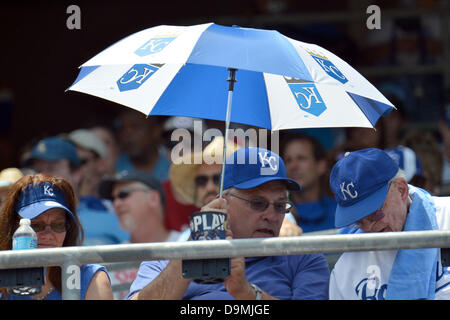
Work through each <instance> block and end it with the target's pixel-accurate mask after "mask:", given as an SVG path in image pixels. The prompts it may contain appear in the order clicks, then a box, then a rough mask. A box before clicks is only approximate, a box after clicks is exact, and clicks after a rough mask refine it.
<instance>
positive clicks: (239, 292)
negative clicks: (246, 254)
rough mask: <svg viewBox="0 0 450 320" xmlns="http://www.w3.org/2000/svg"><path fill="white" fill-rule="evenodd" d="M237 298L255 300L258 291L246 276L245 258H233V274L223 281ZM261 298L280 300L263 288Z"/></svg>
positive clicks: (230, 292) (229, 291)
mask: <svg viewBox="0 0 450 320" xmlns="http://www.w3.org/2000/svg"><path fill="white" fill-rule="evenodd" d="M223 284H224V286H225V288H227V291H228V293H229V294H230V295H231V296H233V297H234V298H235V299H236V300H255V299H256V291H255V290H254V289H253V287H252V286H251V284H250V282H248V280H247V278H246V277H245V258H233V259H231V275H230V276H228V277H227V278H226V279H225V282H224V283H223ZM261 291H262V296H261V300H279V299H278V298H275V297H273V296H271V295H270V294H268V293H267V292H265V291H264V290H262V289H261Z"/></svg>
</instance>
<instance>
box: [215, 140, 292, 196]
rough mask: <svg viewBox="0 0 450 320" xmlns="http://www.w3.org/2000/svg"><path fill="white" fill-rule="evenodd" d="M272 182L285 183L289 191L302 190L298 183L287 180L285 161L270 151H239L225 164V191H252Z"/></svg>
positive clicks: (248, 149)
mask: <svg viewBox="0 0 450 320" xmlns="http://www.w3.org/2000/svg"><path fill="white" fill-rule="evenodd" d="M270 181H283V182H285V183H286V187H287V189H288V190H292V191H298V190H300V189H301V187H300V185H299V184H298V183H297V181H295V180H293V179H289V178H287V176H286V167H285V166H284V162H283V160H282V159H281V158H280V156H278V155H277V154H276V153H274V152H272V151H270V150H267V149H263V148H242V149H238V150H237V151H235V152H234V153H233V154H232V155H230V156H229V157H228V158H227V160H226V162H225V176H224V182H223V189H224V190H226V189H228V188H231V187H235V188H237V189H251V188H256V187H258V186H260V185H262V184H264V183H266V182H270Z"/></svg>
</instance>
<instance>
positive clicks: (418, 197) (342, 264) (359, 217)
mask: <svg viewBox="0 0 450 320" xmlns="http://www.w3.org/2000/svg"><path fill="white" fill-rule="evenodd" d="M330 185H331V188H332V190H333V192H334V194H335V198H336V201H337V203H338V205H337V208H336V219H335V224H336V227H338V228H342V227H345V228H344V229H342V230H341V233H344V232H345V233H361V232H393V231H394V232H400V231H418V230H438V229H440V230H446V229H449V228H450V219H449V218H450V198H448V197H432V196H431V195H430V194H429V193H428V192H427V191H425V190H423V189H420V188H417V187H414V186H412V185H408V183H407V180H406V176H405V173H404V172H403V170H401V169H400V168H399V166H398V164H397V163H396V162H395V161H394V160H393V159H392V158H391V157H390V156H389V155H388V154H387V153H386V152H385V151H382V150H379V149H375V148H369V149H362V150H358V151H354V152H350V153H347V154H346V156H345V157H344V158H342V159H341V160H339V161H338V162H337V163H336V164H335V166H334V167H333V169H332V171H331V175H330ZM442 252H443V253H444V251H442ZM443 261H444V260H443ZM449 284H450V272H449V270H448V268H447V267H445V263H444V266H443V263H441V250H439V249H438V248H430V249H409V250H385V251H364V252H346V253H344V254H342V256H341V257H340V258H339V260H338V262H337V263H336V264H335V266H334V269H333V271H332V273H331V277H330V291H329V293H330V299H351V300H356V299H362V300H384V299H389V300H390V299H392V300H406V299H408V300H413V299H450V285H449Z"/></svg>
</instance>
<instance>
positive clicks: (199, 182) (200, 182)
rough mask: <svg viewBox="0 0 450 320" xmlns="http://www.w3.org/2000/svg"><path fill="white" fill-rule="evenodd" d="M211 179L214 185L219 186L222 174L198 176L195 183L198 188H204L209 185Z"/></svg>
mask: <svg viewBox="0 0 450 320" xmlns="http://www.w3.org/2000/svg"><path fill="white" fill-rule="evenodd" d="M211 179H212V181H213V183H214V184H215V185H216V186H218V185H219V182H220V174H215V175H212V176H207V175H201V176H197V177H195V179H194V182H195V185H196V186H197V187H204V186H206V185H207V184H208V181H209V180H211Z"/></svg>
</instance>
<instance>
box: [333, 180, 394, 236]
mask: <svg viewBox="0 0 450 320" xmlns="http://www.w3.org/2000/svg"><path fill="white" fill-rule="evenodd" d="M388 190H389V183H386V185H384V186H383V187H381V188H380V189H378V190H377V191H375V192H374V193H372V194H371V195H370V196H368V197H367V198H365V199H363V200H361V201H358V202H356V203H355V204H353V205H351V206H348V207H344V206H340V205H339V204H338V205H337V207H336V217H335V226H336V228H342V227H346V226H349V225H351V224H353V223H355V222H356V221H358V220H361V219H363V218H365V217H367V216H368V215H369V214H372V213H373V212H375V211H376V210H378V209H380V207H381V206H382V205H383V203H384V201H385V199H386V195H387V193H388Z"/></svg>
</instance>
